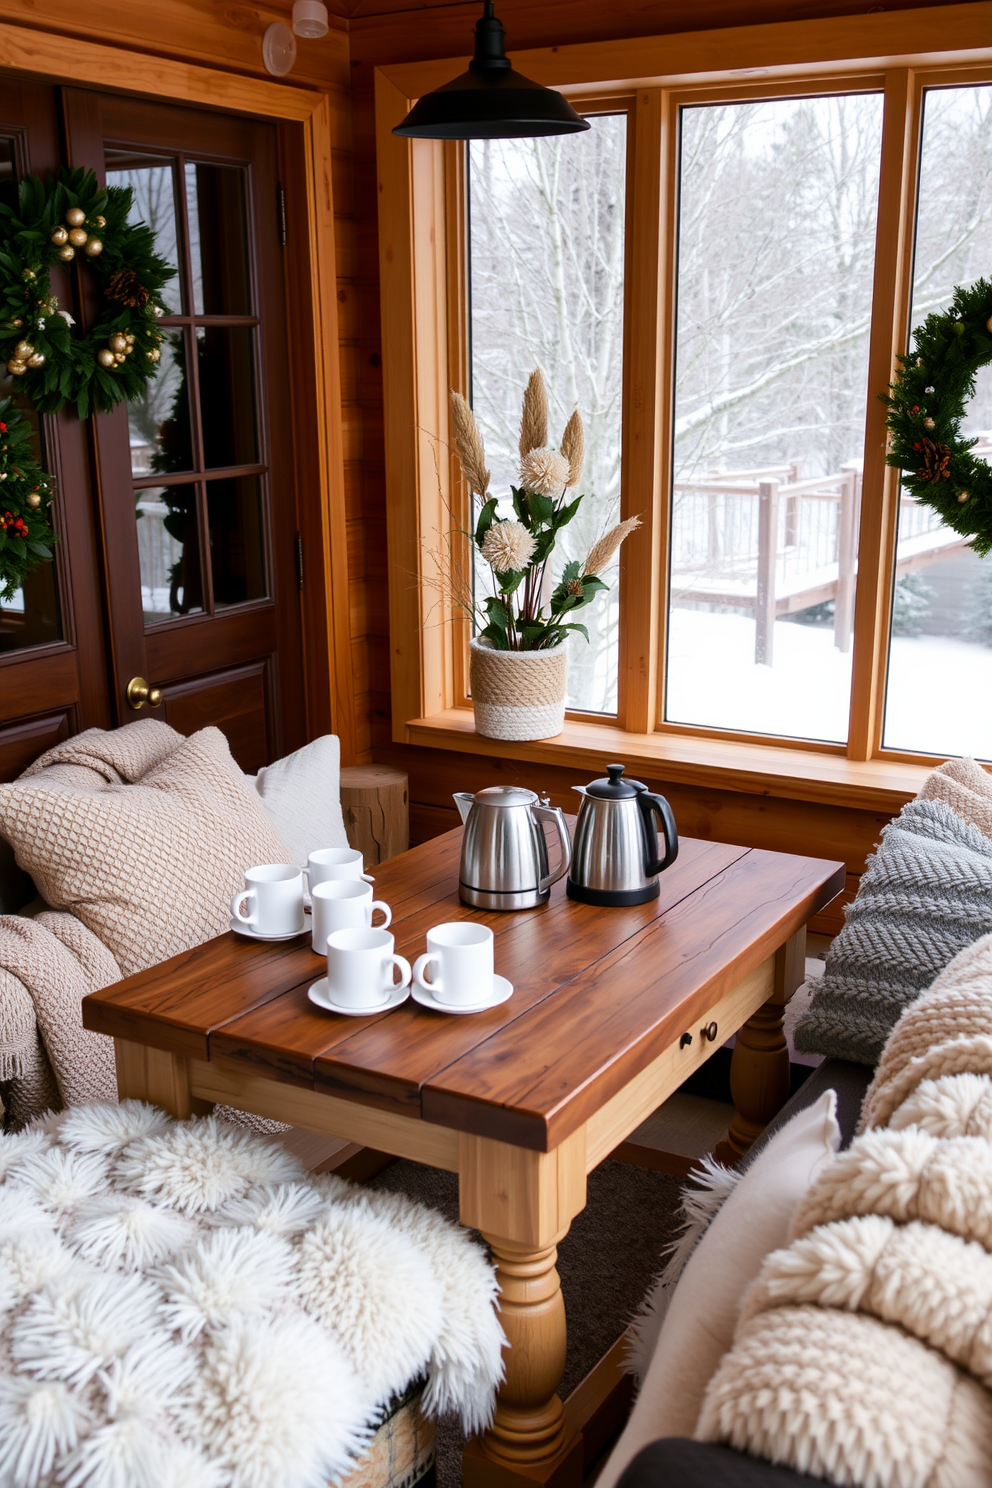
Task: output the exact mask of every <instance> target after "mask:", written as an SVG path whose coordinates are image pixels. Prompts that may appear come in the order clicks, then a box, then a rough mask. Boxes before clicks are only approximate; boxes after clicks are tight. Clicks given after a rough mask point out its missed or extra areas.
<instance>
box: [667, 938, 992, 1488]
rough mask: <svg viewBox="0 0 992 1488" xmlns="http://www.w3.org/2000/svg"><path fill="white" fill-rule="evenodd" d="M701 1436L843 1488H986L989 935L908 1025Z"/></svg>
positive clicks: (737, 1349) (750, 1319) (767, 1287)
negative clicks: (821, 1478) (859, 1130)
mask: <svg viewBox="0 0 992 1488" xmlns="http://www.w3.org/2000/svg"><path fill="white" fill-rule="evenodd" d="M696 1435H697V1437H698V1438H699V1439H701V1440H706V1441H723V1442H728V1443H730V1444H731V1445H733V1446H735V1447H737V1448H738V1449H740V1450H743V1451H746V1452H749V1453H751V1454H752V1455H753V1456H756V1457H764V1458H768V1459H770V1460H772V1461H774V1462H779V1463H784V1464H787V1465H789V1466H791V1467H794V1468H796V1469H798V1470H799V1471H801V1472H807V1473H809V1474H811V1475H813V1476H816V1477H823V1478H826V1479H828V1480H829V1481H831V1482H834V1483H838V1484H844V1485H850V1488H987V1485H988V1484H989V1483H992V935H987V936H985V937H984V938H983V939H981V940H980V941H978V942H977V943H976V944H975V945H972V946H969V947H968V948H967V949H966V950H964V951H963V952H961V953H960V954H959V955H958V956H957V957H956V958H955V959H954V960H953V961H952V962H951V963H950V965H949V966H948V967H947V968H946V970H945V971H944V972H943V973H942V975H941V976H939V977H938V978H937V980H936V981H935V982H934V984H933V986H932V987H931V988H930V990H929V991H927V992H926V993H925V994H924V995H923V996H921V997H920V998H919V999H918V1000H917V1001H916V1002H915V1003H913V1005H912V1006H911V1007H909V1008H908V1009H907V1010H906V1011H905V1012H904V1013H903V1015H902V1017H901V1018H900V1020H899V1022H898V1024H897V1025H896V1028H895V1030H894V1031H893V1034H892V1036H891V1038H890V1039H889V1041H888V1043H887V1045H886V1047H885V1050H884V1053H883V1056H882V1060H881V1063H880V1065H879V1068H878V1071H877V1073H876V1076H875V1079H874V1081H873V1083H872V1086H871V1088H870V1089H869V1092H868V1095H867V1097H866V1101H865V1107H864V1112H863V1116H862V1131H861V1134H860V1135H859V1136H858V1137H857V1138H856V1139H855V1141H854V1143H853V1144H852V1146H851V1147H850V1148H849V1149H848V1151H847V1152H844V1153H841V1154H840V1155H839V1156H838V1157H837V1158H835V1159H834V1160H833V1162H832V1163H830V1164H829V1165H828V1166H827V1167H826V1168H825V1169H824V1171H823V1172H822V1173H821V1175H820V1176H819V1178H818V1179H817V1180H816V1182H815V1183H814V1184H813V1186H812V1188H811V1189H810V1191H809V1193H808V1195H807V1197H806V1199H805V1201H804V1202H803V1204H802V1205H801V1206H800V1208H799V1210H798V1212H797V1214H796V1216H795V1219H794V1221H793V1225H792V1233H791V1242H790V1244H789V1245H788V1246H787V1247H786V1248H785V1249H783V1250H778V1251H775V1252H773V1254H772V1255H770V1256H769V1257H768V1258H767V1260H766V1261H765V1263H764V1266H763V1267H762V1270H761V1272H760V1274H759V1276H758V1278H757V1280H756V1281H755V1282H754V1283H753V1285H752V1286H751V1288H750V1289H749V1291H748V1292H747V1293H746V1294H745V1298H744V1303H743V1306H742V1311H741V1321H740V1323H739V1325H738V1329H737V1333H736V1336H735V1339H734V1344H733V1347H732V1348H731V1350H730V1352H729V1353H728V1354H726V1355H725V1356H724V1359H723V1361H722V1363H721V1365H720V1367H719V1369H718V1370H717V1372H716V1374H715V1375H714V1377H713V1379H712V1380H711V1381H710V1384H709V1386H708V1388H707V1392H706V1396H705V1399H704V1403H703V1409H702V1412H701V1415H700V1419H699V1423H698V1426H697V1430H696Z"/></svg>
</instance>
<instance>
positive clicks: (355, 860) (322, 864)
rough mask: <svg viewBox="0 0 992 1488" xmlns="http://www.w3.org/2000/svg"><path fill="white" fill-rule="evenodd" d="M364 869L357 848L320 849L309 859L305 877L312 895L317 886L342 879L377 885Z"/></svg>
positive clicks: (304, 871)
mask: <svg viewBox="0 0 992 1488" xmlns="http://www.w3.org/2000/svg"><path fill="white" fill-rule="evenodd" d="M364 868H365V862H364V859H363V858H362V855H361V853H360V852H359V851H358V849H357V848H356V847H318V848H317V851H316V852H312V853H311V854H310V856H309V858H307V866H306V867H305V868H304V870H303V877H304V878H305V879H306V881H307V888H308V889H309V891H310V893H311V894H313V891H314V889H315V888H316V886H317V884H320V883H333V882H337V881H339V880H341V879H349V878H350V879H355V878H362V879H364V880H365V882H366V883H375V879H374V878H373V877H372V875H371V873H366V872H364Z"/></svg>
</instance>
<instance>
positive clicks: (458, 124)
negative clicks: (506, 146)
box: [393, 0, 589, 139]
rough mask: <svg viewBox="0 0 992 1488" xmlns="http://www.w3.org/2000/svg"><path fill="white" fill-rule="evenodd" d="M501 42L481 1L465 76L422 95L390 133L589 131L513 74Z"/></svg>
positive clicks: (562, 104)
mask: <svg viewBox="0 0 992 1488" xmlns="http://www.w3.org/2000/svg"><path fill="white" fill-rule="evenodd" d="M503 41H504V32H503V26H502V23H501V22H500V21H498V20H497V19H496V17H495V16H494V15H493V0H485V8H484V11H483V16H482V19H481V20H480V21H478V22H477V23H476V27H475V56H474V57H473V58H472V60H471V62H470V63H469V65H468V72H463V73H462V75H461V77H456V78H453V79H452V81H451V82H450V83H444V84H442V86H441V87H440V88H435V89H434V91H433V93H425V94H424V96H423V98H421V99H418V101H417V102H416V103H415V104H414V106H413V108H412V109H411V110H410V112H409V113H408V114H407V116H406V118H405V119H404V120H403V123H402V124H397V126H396V128H395V129H394V130H393V133H394V134H402V135H408V136H409V138H410V139H530V138H533V137H534V136H536V135H543V134H578V133H579V132H580V131H581V130H583V129H588V128H589V121H588V119H583V117H582V115H581V114H577V113H576V112H575V110H574V109H573V107H572V105H571V104H570V103H569V101H568V99H567V98H563V97H562V95H561V94H560V93H556V92H555V90H554V89H553V88H544V87H542V86H541V84H540V83H532V82H531V81H530V79H529V78H525V77H521V75H520V73H519V72H514V70H513V68H512V67H511V66H510V62H509V58H508V57H507V55H506V52H505V51H504V47H503Z"/></svg>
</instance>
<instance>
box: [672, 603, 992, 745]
mask: <svg viewBox="0 0 992 1488" xmlns="http://www.w3.org/2000/svg"><path fill="white" fill-rule="evenodd" d="M774 658H775V664H774V666H771V667H767V666H756V665H755V661H754V621H753V620H750V619H749V618H748V617H747V616H744V615H712V614H706V613H705V612H702V611H699V610H679V609H676V610H673V611H672V614H671V624H670V632H669V658H668V706H667V709H666V716H667V717H668V719H669V720H670V721H671V722H673V723H687V724H698V725H700V726H703V727H710V728H725V729H733V730H739V731H741V732H748V733H761V734H782V735H785V736H787V737H793V738H806V739H822V740H825V741H828V742H841V741H843V740H844V739H845V738H846V737H847V720H848V711H849V707H850V692H851V656H850V653H848V654H847V655H844V654H843V653H842V652H840V651H838V650H837V648H836V646H835V645H834V637H833V630H832V629H831V628H829V627H826V626H824V627H819V626H811V625H796V624H793V623H790V622H788V621H784V620H780V621H778V622H777V623H776V625H775V644H774ZM885 745H886V747H887V748H890V749H905V750H912V751H915V752H919V753H923V754H936V755H941V756H942V757H944V758H947V757H949V756H951V755H960V754H970V755H975V756H977V757H978V758H980V759H988V758H989V757H990V756H992V648H989V647H987V646H981V645H977V644H974V643H972V642H970V641H958V640H953V639H951V638H949V637H946V636H914V637H909V636H897V637H895V638H894V640H893V642H892V654H891V659H890V665H889V690H888V707H887V709H886V717H885Z"/></svg>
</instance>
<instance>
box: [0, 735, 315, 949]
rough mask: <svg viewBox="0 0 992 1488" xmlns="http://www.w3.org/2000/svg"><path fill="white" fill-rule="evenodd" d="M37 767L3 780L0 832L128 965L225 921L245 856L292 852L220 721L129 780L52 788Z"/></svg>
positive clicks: (45, 886)
mask: <svg viewBox="0 0 992 1488" xmlns="http://www.w3.org/2000/svg"><path fill="white" fill-rule="evenodd" d="M120 732H124V731H120ZM177 737H178V736H177ZM86 773H87V774H89V773H90V772H89V771H87V772H86ZM44 774H45V772H44V770H41V771H39V772H38V774H35V775H32V776H28V777H27V778H23V779H21V780H17V781H15V782H14V783H13V784H11V785H0V833H2V834H3V836H4V837H6V838H7V840H8V841H9V842H10V843H11V844H12V846H13V848H14V851H15V853H16V856H17V861H18V863H19V865H20V866H21V867H22V868H23V869H24V870H25V872H27V873H30V874H31V877H32V878H33V879H34V881H35V883H36V884H37V886H38V889H39V892H40V893H41V895H42V897H43V898H44V899H45V900H46V901H47V903H48V904H50V905H52V907H53V908H55V909H66V910H70V911H71V912H72V913H73V914H74V915H76V916H77V918H78V919H80V920H81V921H82V922H83V924H84V925H85V926H86V927H87V928H88V929H89V930H92V931H93V933H94V934H95V935H96V936H97V937H98V938H99V939H100V940H102V941H103V943H104V945H105V946H106V947H107V948H108V949H109V950H110V951H111V952H112V954H113V955H114V956H115V958H116V959H117V961H118V963H119V964H120V966H121V969H122V970H123V971H124V973H125V975H127V974H129V973H131V972H134V971H140V970H142V969H143V968H144V967H146V966H153V965H154V964H155V963H156V962H158V961H162V960H164V959H165V958H166V957H168V956H174V955H176V954H177V953H178V952H180V951H184V950H188V949H189V948H190V947H192V946H196V945H200V944H201V943H202V942H203V941H205V940H209V939H210V938H211V937H212V936H215V935H219V934H220V933H221V932H222V931H224V930H226V929H227V928H228V925H229V922H230V916H229V912H228V910H229V904H230V900H231V895H232V894H233V893H234V892H235V890H236V889H238V888H240V887H241V885H242V883H243V882H244V879H243V874H244V870H245V869H246V868H247V867H249V866H250V865H251V864H253V863H289V862H291V858H290V854H289V851H288V849H287V847H286V845H285V843H284V842H283V841H282V839H281V837H280V836H279V834H278V832H277V831H276V829H275V827H274V825H273V824H272V822H271V820H270V819H269V817H268V816H267V814H266V812H265V810H264V808H263V807H262V805H261V803H260V801H259V798H258V796H257V794H256V792H255V791H254V790H253V789H252V788H251V787H250V786H249V785H248V783H247V782H246V780H245V778H244V776H243V775H242V773H241V771H240V770H239V769H238V767H237V765H236V764H235V762H234V760H233V759H232V758H231V751H230V749H229V748H228V744H227V740H226V739H225V738H224V735H223V734H222V733H221V732H220V730H219V729H216V728H206V729H202V730H201V731H200V732H199V733H196V734H193V735H191V736H190V737H189V738H188V739H182V738H180V739H179V742H178V744H177V745H176V747H175V748H174V749H170V750H169V751H168V752H167V753H165V754H164V755H162V757H160V758H159V759H158V760H157V762H156V763H155V764H153V765H152V766H151V768H149V769H148V770H147V771H146V772H145V773H144V774H142V775H140V777H138V778H137V779H136V780H134V782H133V783H131V784H116V783H108V784H106V785H105V786H104V787H103V789H97V790H95V791H94V790H93V789H92V788H90V789H86V788H83V787H74V786H72V785H70V784H68V783H66V782H64V781H62V782H60V783H59V788H58V789H55V790H53V789H51V788H50V787H49V786H48V785H46V783H45V779H44Z"/></svg>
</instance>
